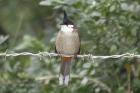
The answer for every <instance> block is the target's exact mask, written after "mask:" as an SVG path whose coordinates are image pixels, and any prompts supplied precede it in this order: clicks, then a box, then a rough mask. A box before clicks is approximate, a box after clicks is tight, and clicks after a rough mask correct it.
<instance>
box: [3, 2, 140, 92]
mask: <svg viewBox="0 0 140 93" xmlns="http://www.w3.org/2000/svg"><path fill="white" fill-rule="evenodd" d="M40 2H41V1H40V0H0V28H3V29H4V30H0V35H1V36H2V35H6V34H7V35H9V39H8V40H7V41H5V42H3V43H2V44H0V51H1V52H5V51H7V52H11V53H12V52H25V51H28V52H33V53H37V52H39V51H48V52H54V42H55V37H56V34H57V32H58V31H59V28H60V24H61V22H62V18H63V15H62V13H61V10H62V9H65V10H66V11H67V13H68V15H69V16H70V18H71V19H72V20H73V21H74V23H75V25H76V26H77V28H78V29H79V33H80V36H81V54H89V53H90V54H94V55H112V54H122V53H126V52H130V53H136V54H140V53H139V52H140V47H139V46H140V43H139V41H140V1H139V0H47V1H46V2H45V4H46V5H45V6H43V5H39V3H40ZM3 31H6V32H4V33H3ZM59 63H60V58H59V57H56V58H54V57H42V58H37V57H33V56H20V57H7V58H5V57H0V93H140V60H139V59H136V58H133V59H125V58H124V59H123V58H122V59H106V60H102V59H89V58H87V59H78V60H73V61H72V66H71V69H72V71H71V73H72V75H73V74H74V75H78V76H79V77H77V78H71V81H70V84H69V86H67V87H66V86H59V84H58V78H55V77H54V78H49V77H51V76H55V75H58V74H59ZM44 76H45V77H48V78H47V79H45V80H41V81H40V80H37V79H36V78H38V77H44Z"/></svg>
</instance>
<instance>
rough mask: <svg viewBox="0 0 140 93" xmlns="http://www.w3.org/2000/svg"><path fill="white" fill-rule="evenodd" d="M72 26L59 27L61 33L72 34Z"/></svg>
mask: <svg viewBox="0 0 140 93" xmlns="http://www.w3.org/2000/svg"><path fill="white" fill-rule="evenodd" d="M73 27H74V26H73V25H61V31H63V32H72V31H73Z"/></svg>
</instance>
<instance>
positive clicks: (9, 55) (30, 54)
mask: <svg viewBox="0 0 140 93" xmlns="http://www.w3.org/2000/svg"><path fill="white" fill-rule="evenodd" d="M16 56H35V57H47V56H48V57H56V56H63V54H57V53H50V52H38V53H31V52H21V53H8V52H4V53H0V57H16ZM65 56H71V57H74V55H65ZM77 57H78V58H91V59H110V58H140V55H138V54H134V53H124V54H120V55H105V56H96V55H93V54H80V55H77Z"/></svg>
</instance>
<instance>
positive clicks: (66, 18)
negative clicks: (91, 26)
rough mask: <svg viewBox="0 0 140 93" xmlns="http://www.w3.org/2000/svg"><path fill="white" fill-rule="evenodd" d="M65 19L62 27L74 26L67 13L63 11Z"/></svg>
mask: <svg viewBox="0 0 140 93" xmlns="http://www.w3.org/2000/svg"><path fill="white" fill-rule="evenodd" d="M63 13H64V18H63V24H62V25H74V24H73V22H72V21H71V20H70V19H69V18H68V16H67V13H66V11H63Z"/></svg>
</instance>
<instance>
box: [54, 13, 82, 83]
mask: <svg viewBox="0 0 140 93" xmlns="http://www.w3.org/2000/svg"><path fill="white" fill-rule="evenodd" d="M63 15H64V17H63V22H62V24H61V25H60V30H59V32H58V33H57V36H56V41H55V49H56V52H57V53H58V54H60V55H61V63H60V64H61V65H60V74H59V84H60V85H68V83H69V80H70V64H71V59H72V56H71V55H77V54H79V52H80V37H79V32H78V29H77V28H76V26H75V25H74V23H73V22H72V21H71V20H70V19H69V18H68V16H67V13H66V11H63Z"/></svg>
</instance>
